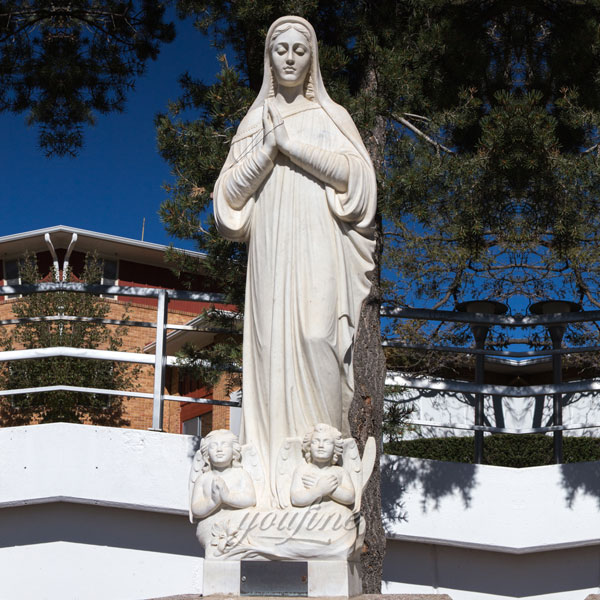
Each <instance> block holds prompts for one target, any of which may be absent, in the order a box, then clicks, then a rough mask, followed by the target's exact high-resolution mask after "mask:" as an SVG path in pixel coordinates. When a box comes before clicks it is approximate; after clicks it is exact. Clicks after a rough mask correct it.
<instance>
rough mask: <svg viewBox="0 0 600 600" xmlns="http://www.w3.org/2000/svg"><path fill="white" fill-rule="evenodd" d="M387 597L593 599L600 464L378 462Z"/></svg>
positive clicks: (597, 575)
mask: <svg viewBox="0 0 600 600" xmlns="http://www.w3.org/2000/svg"><path fill="white" fill-rule="evenodd" d="M382 486H383V489H382V495H383V503H384V515H383V516H384V520H385V525H386V531H387V538H388V547H387V554H386V569H385V573H384V578H385V579H387V587H386V590H387V591H389V592H404V593H409V592H413V593H416V592H432V591H439V592H444V593H447V594H449V595H450V596H451V597H452V598H453V600H474V599H484V598H486V599H491V598H494V599H501V598H502V599H504V598H517V597H518V598H534V597H535V598H536V600H540V599H542V598H543V599H545V600H550V599H556V600H558V599H560V600H583V598H585V596H586V594H588V593H593V592H597V591H600V587H599V586H600V571H599V570H598V567H597V565H598V564H600V463H598V462H591V463H579V464H568V465H551V466H545V467H533V468H528V469H510V468H504V467H492V466H487V465H468V464H458V463H447V462H440V461H433V460H422V459H416V458H405V457H397V456H385V457H383V464H382Z"/></svg>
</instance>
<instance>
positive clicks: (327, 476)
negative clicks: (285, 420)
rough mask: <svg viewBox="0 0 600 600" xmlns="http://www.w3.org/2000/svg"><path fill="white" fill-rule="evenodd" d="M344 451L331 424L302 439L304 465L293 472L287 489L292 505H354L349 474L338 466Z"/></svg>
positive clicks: (353, 490) (317, 428) (337, 432)
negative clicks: (289, 486)
mask: <svg viewBox="0 0 600 600" xmlns="http://www.w3.org/2000/svg"><path fill="white" fill-rule="evenodd" d="M343 451H344V440H343V439H342V434H341V433H340V432H339V431H338V430H337V429H336V428H335V427H331V426H330V425H325V424H324V423H319V424H318V425H315V427H314V428H313V429H312V430H311V431H309V432H308V433H307V434H306V435H305V436H304V440H303V441H302V453H303V455H304V461H305V462H304V463H303V464H300V465H298V466H297V467H296V469H295V470H294V475H293V477H292V487H291V489H290V499H291V502H292V504H293V505H294V506H309V505H311V504H315V503H317V502H321V501H323V500H333V501H334V502H338V503H339V504H344V505H346V506H349V505H352V504H354V500H355V496H356V491H355V489H354V485H353V483H352V480H351V479H350V475H349V474H348V472H347V471H346V470H345V469H344V468H343V467H339V466H337V462H338V461H339V460H340V458H341V456H342V453H343Z"/></svg>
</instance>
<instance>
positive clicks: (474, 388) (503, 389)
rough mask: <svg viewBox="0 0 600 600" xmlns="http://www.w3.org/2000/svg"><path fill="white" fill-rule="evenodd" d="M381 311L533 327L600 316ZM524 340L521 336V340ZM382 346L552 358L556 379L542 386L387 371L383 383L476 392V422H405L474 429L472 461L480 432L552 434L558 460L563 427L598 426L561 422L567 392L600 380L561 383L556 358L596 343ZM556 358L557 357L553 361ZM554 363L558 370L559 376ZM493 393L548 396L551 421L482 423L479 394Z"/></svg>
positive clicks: (596, 388) (593, 388) (393, 342)
mask: <svg viewBox="0 0 600 600" xmlns="http://www.w3.org/2000/svg"><path fill="white" fill-rule="evenodd" d="M381 316H382V317H384V318H392V319H415V320H425V321H437V322H454V323H464V324H468V325H470V326H471V327H474V326H475V327H476V326H487V327H491V326H501V327H507V328H533V327H540V326H544V327H547V328H548V329H550V328H552V327H555V326H566V325H568V324H570V323H584V322H595V321H600V311H597V310H594V311H583V312H572V313H562V314H541V315H526V316H524V315H515V316H509V315H491V314H489V315H488V314H481V313H467V312H459V311H446V310H429V309H415V308H396V309H383V310H382V311H381ZM524 341H525V340H519V342H521V343H523V342H524ZM384 345H385V346H389V347H396V348H402V349H405V350H413V351H415V352H420V351H433V352H444V353H460V354H470V355H473V356H475V357H476V358H477V359H478V360H479V362H480V364H481V365H483V362H482V361H483V359H484V358H485V357H486V356H494V357H506V358H542V357H552V360H553V368H554V381H555V382H554V383H552V384H544V385H529V386H507V385H497V384H486V383H475V382H468V381H457V380H452V379H442V378H432V377H425V376H420V377H413V376H410V375H408V374H405V373H388V377H387V380H386V384H387V385H388V386H398V387H403V388H409V389H416V390H430V391H437V392H440V393H442V394H443V393H444V392H447V393H461V394H471V395H473V396H474V397H475V405H474V407H473V408H474V413H475V418H474V424H471V423H442V422H435V421H422V420H418V419H408V420H407V421H406V422H407V423H408V424H412V425H417V426H426V427H438V428H445V429H458V430H470V431H473V432H475V446H476V447H475V461H476V462H481V456H482V448H483V437H482V436H483V433H512V434H528V433H553V436H554V440H555V444H554V458H555V462H562V433H563V431H573V430H582V429H596V428H600V423H571V424H563V420H562V398H563V397H564V395H566V394H574V393H578V392H581V393H593V392H600V381H598V380H594V379H587V380H586V379H582V380H578V381H570V382H567V383H562V382H561V379H560V357H561V356H562V355H565V354H571V355H573V354H581V353H587V352H600V346H587V347H572V348H562V347H553V348H548V349H542V350H526V351H512V350H492V349H487V348H484V347H477V348H465V347H454V346H433V345H431V346H427V345H410V344H405V343H403V341H402V340H399V339H388V340H386V341H384ZM557 359H558V362H557ZM557 366H558V375H557ZM484 396H493V397H495V398H500V399H501V400H503V399H505V398H526V397H537V396H550V397H552V398H553V401H554V403H553V414H552V419H553V421H552V425H548V426H545V427H529V428H519V429H517V428H509V427H495V426H491V425H484V424H482V423H481V422H479V423H478V422H477V421H478V411H479V412H480V414H481V411H482V410H483V397H484ZM396 402H400V403H407V404H408V403H411V402H414V399H404V400H396Z"/></svg>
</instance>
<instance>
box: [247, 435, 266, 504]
mask: <svg viewBox="0 0 600 600" xmlns="http://www.w3.org/2000/svg"><path fill="white" fill-rule="evenodd" d="M242 467H243V468H244V470H245V471H246V472H247V473H249V475H250V477H251V479H252V482H253V483H254V490H255V491H256V497H257V498H260V497H261V496H262V493H263V490H264V487H265V472H264V469H263V466H262V462H261V460H260V456H259V455H258V452H257V451H256V448H255V447H254V444H244V445H243V446H242Z"/></svg>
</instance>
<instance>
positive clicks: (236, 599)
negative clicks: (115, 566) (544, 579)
mask: <svg viewBox="0 0 600 600" xmlns="http://www.w3.org/2000/svg"><path fill="white" fill-rule="evenodd" d="M341 597H342V596H334V598H341ZM201 598H202V596H198V595H196V594H184V595H183V596H165V597H163V598H152V599H149V600H200V599H201ZM250 598H251V599H252V600H298V596H295V597H294V598H285V597H284V596H206V599H203V600H249V599H250ZM316 600H325V599H324V598H323V599H319V598H317V599H316ZM353 600H452V598H450V596H448V595H447V594H365V595H363V596H355V597H354V598H353ZM586 600H600V596H588V597H587V598H586Z"/></svg>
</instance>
